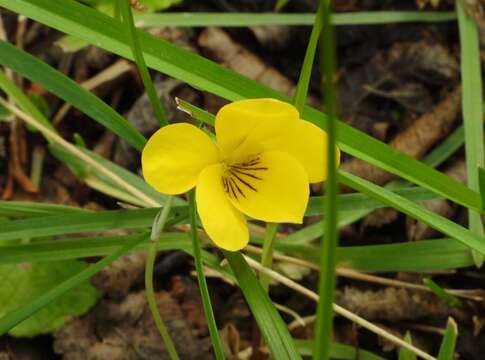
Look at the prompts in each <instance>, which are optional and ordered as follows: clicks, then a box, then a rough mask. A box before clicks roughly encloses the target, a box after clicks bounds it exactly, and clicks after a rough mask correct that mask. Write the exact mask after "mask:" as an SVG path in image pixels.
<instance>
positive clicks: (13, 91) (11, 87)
mask: <svg viewBox="0 0 485 360" xmlns="http://www.w3.org/2000/svg"><path fill="white" fill-rule="evenodd" d="M0 41H1V40H0ZM0 89H2V90H3V91H4V92H5V94H7V95H8V97H9V98H10V99H12V100H13V101H14V102H15V103H17V104H18V106H19V107H20V108H21V109H22V110H23V111H25V112H26V113H28V114H30V115H31V116H32V117H34V118H35V119H37V121H39V122H40V123H42V125H44V126H45V127H47V128H49V129H51V130H52V131H56V130H55V129H54V127H53V126H52V124H51V123H50V122H49V120H47V119H46V117H45V116H44V114H42V112H41V111H40V110H39V109H38V108H37V107H36V106H35V105H34V104H33V103H32V101H30V99H29V97H28V96H27V95H25V94H24V92H23V91H22V90H21V89H20V88H19V87H18V86H17V85H15V83H14V82H13V81H12V80H10V79H9V78H8V77H7V76H6V75H5V74H4V73H3V72H2V71H0Z"/></svg>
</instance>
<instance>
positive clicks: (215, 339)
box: [189, 190, 225, 360]
mask: <svg viewBox="0 0 485 360" xmlns="http://www.w3.org/2000/svg"><path fill="white" fill-rule="evenodd" d="M189 206H190V209H189V212H190V235H191V238H192V247H193V252H194V263H195V270H196V271H197V280H198V282H199V288H200V295H201V298H202V305H203V306H204V313H205V317H206V320H207V325H208V326H209V333H210V336H211V339H212V345H213V346H214V354H215V356H216V359H217V360H222V359H225V357H224V351H223V348H222V343H221V339H220V337H219V331H218V330H217V324H216V319H215V317H214V312H213V311H212V305H211V300H210V297H209V289H208V287H207V282H206V280H205V276H204V267H203V265H202V254H201V250H200V243H199V236H198V234H197V213H196V208H195V191H194V190H192V191H190V193H189Z"/></svg>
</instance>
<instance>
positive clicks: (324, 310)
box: [313, 0, 338, 360]
mask: <svg viewBox="0 0 485 360" xmlns="http://www.w3.org/2000/svg"><path fill="white" fill-rule="evenodd" d="M320 7H322V8H323V11H322V23H323V30H322V32H321V42H320V47H321V62H320V63H321V66H322V71H321V74H322V85H323V86H324V94H325V110H326V112H327V116H328V118H327V119H328V120H327V134H328V141H327V165H326V166H327V173H328V177H327V181H326V183H325V193H326V196H325V198H324V204H323V205H324V212H323V213H324V216H325V218H324V225H323V227H324V235H323V239H322V244H321V247H320V248H321V249H320V251H321V255H320V259H321V260H320V269H321V273H320V280H319V294H320V301H319V302H318V306H317V322H316V335H315V349H314V351H313V358H314V359H319V360H327V359H328V358H329V347H330V340H331V338H332V324H333V297H334V292H335V284H336V280H335V265H336V247H337V242H338V228H337V222H338V209H337V192H338V183H337V173H336V166H337V164H336V147H335V139H336V124H335V123H336V112H337V109H336V106H337V105H336V103H337V99H336V97H337V96H336V91H335V84H334V76H335V63H336V59H335V37H334V33H333V26H332V22H331V11H332V10H331V2H330V0H320Z"/></svg>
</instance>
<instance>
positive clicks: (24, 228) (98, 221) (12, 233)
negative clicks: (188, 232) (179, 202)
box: [0, 208, 160, 240]
mask: <svg viewBox="0 0 485 360" xmlns="http://www.w3.org/2000/svg"><path fill="white" fill-rule="evenodd" d="M159 210H160V209H158V208H151V209H133V210H131V209H130V210H108V211H99V212H89V213H88V212H86V213H81V212H80V213H72V214H65V215H52V216H42V217H35V218H30V219H22V220H15V221H9V222H7V223H4V224H2V226H1V227H0V240H16V239H23V238H35V237H42V236H51V235H62V234H73V233H79V232H84V231H103V230H110V229H135V228H143V227H149V226H151V224H152V221H153V219H154V217H155V215H156V214H157V212H158V211H159Z"/></svg>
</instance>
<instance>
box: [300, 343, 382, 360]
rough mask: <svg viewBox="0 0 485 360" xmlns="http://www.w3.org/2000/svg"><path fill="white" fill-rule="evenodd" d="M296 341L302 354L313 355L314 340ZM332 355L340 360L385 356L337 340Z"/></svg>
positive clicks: (367, 359) (377, 358) (379, 359)
mask: <svg viewBox="0 0 485 360" xmlns="http://www.w3.org/2000/svg"><path fill="white" fill-rule="evenodd" d="M294 341H295V343H296V347H297V348H298V351H299V352H300V354H301V355H302V356H312V353H313V348H314V347H315V345H314V341H313V340H301V339H295V340H294ZM330 356H331V358H332V359H339V360H357V359H358V360H384V358H383V357H380V356H378V355H375V354H373V353H371V352H369V351H365V350H362V349H360V348H355V347H354V346H350V345H346V344H339V343H335V342H334V343H332V344H331V345H330Z"/></svg>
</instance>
